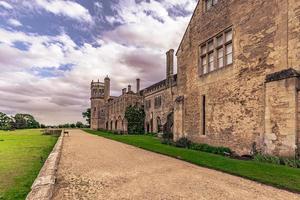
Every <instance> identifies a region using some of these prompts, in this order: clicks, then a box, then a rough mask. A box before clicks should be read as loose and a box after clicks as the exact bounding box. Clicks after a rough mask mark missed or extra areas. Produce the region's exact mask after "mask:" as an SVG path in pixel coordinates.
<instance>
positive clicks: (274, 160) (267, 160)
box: [253, 154, 280, 165]
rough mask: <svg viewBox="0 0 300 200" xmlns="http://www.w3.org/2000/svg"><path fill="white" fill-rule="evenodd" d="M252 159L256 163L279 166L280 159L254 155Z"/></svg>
mask: <svg viewBox="0 0 300 200" xmlns="http://www.w3.org/2000/svg"><path fill="white" fill-rule="evenodd" d="M253 159H254V160H255V161H258V162H265V163H271V164H276V165H280V158H279V157H277V156H269V155H263V154H256V155H255V156H254V158H253Z"/></svg>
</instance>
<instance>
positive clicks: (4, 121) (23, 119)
mask: <svg viewBox="0 0 300 200" xmlns="http://www.w3.org/2000/svg"><path fill="white" fill-rule="evenodd" d="M89 127H90V126H89V125H85V124H83V123H82V122H79V121H78V122H76V123H66V124H61V125H58V126H53V125H45V124H40V123H39V122H38V121H36V120H35V118H34V117H33V116H32V115H30V114H21V113H18V114H16V115H15V116H9V115H7V114H5V113H3V112H0V130H15V129H35V128H42V129H44V128H89Z"/></svg>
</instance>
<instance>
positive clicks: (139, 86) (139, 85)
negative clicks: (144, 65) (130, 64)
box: [136, 78, 141, 93]
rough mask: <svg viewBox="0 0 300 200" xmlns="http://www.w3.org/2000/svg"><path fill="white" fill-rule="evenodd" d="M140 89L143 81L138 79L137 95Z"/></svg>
mask: <svg viewBox="0 0 300 200" xmlns="http://www.w3.org/2000/svg"><path fill="white" fill-rule="evenodd" d="M140 88H141V80H140V79H139V78H138V79H136V93H139V92H140Z"/></svg>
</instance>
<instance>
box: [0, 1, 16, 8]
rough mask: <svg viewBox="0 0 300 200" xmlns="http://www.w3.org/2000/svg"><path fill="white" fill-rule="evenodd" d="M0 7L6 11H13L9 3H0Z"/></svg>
mask: <svg viewBox="0 0 300 200" xmlns="http://www.w3.org/2000/svg"><path fill="white" fill-rule="evenodd" d="M0 6H2V7H4V8H6V9H8V10H11V9H13V7H12V6H11V5H10V4H9V3H7V2H5V1H0Z"/></svg>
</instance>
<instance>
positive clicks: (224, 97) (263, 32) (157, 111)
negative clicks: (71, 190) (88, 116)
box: [91, 0, 300, 157]
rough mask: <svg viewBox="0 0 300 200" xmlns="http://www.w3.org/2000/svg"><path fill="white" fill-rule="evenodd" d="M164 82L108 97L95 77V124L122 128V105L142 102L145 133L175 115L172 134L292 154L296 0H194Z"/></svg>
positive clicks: (295, 142)
mask: <svg viewBox="0 0 300 200" xmlns="http://www.w3.org/2000/svg"><path fill="white" fill-rule="evenodd" d="M176 56H177V68H178V69H177V75H176V74H173V50H170V51H168V53H167V70H166V71H167V73H166V79H165V80H163V81H161V82H159V83H156V84H154V85H152V86H150V87H148V88H146V89H144V90H140V87H139V82H140V81H139V80H137V89H136V91H135V92H133V91H132V90H131V87H130V86H129V87H128V90H127V91H126V89H123V93H122V95H121V96H120V97H111V96H110V93H109V88H110V80H109V79H108V78H106V79H105V81H104V83H100V82H96V83H95V82H92V86H91V88H92V98H91V106H92V128H93V129H98V128H104V129H109V130H110V129H111V130H126V122H125V121H124V111H125V108H126V107H127V106H129V105H133V104H142V105H144V109H145V112H146V120H145V130H146V131H148V132H159V131H161V129H160V127H161V125H162V124H164V123H166V119H167V118H168V116H170V114H173V119H174V120H173V123H174V125H173V133H174V139H175V140H176V139H178V138H180V137H188V138H189V139H191V140H192V141H194V142H199V143H207V144H211V145H214V146H226V147H230V148H231V149H232V150H234V151H236V152H237V153H238V154H240V155H249V154H251V153H252V152H253V151H255V150H259V151H262V152H264V153H267V154H271V155H279V156H289V157H291V156H295V155H297V154H299V151H300V150H299V149H300V92H299V90H300V74H299V71H300V0H268V1H265V0H251V1H240V0H199V2H198V5H197V7H196V9H195V11H194V14H193V16H192V19H191V21H190V23H189V25H188V26H187V28H186V32H185V34H184V36H183V38H182V41H181V43H180V46H179V48H178V50H177V53H176Z"/></svg>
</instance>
